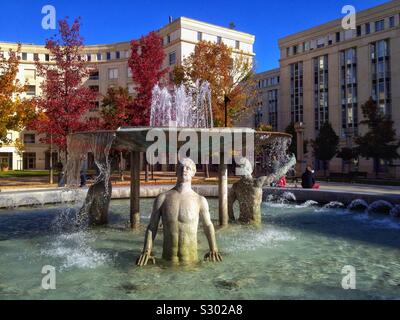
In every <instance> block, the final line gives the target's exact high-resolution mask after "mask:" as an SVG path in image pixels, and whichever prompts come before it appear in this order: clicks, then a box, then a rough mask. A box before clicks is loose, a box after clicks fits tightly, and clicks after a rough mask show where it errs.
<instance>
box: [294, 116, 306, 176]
mask: <svg viewBox="0 0 400 320" xmlns="http://www.w3.org/2000/svg"><path fill="white" fill-rule="evenodd" d="M294 128H295V130H296V134H297V165H296V171H297V173H303V172H304V171H305V169H306V168H305V164H306V163H305V161H304V131H305V130H306V127H305V125H304V123H302V122H298V123H296V124H295V125H294Z"/></svg>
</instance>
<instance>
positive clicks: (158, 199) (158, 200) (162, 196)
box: [155, 191, 170, 204]
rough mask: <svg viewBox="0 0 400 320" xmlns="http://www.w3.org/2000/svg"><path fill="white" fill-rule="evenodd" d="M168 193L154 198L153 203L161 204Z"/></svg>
mask: <svg viewBox="0 0 400 320" xmlns="http://www.w3.org/2000/svg"><path fill="white" fill-rule="evenodd" d="M169 193H170V191H167V192H164V193H161V194H160V195H158V196H157V197H156V200H155V202H156V203H158V204H162V203H163V202H164V201H165V199H166V198H167V196H168V194H169Z"/></svg>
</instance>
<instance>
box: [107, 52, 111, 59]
mask: <svg viewBox="0 0 400 320" xmlns="http://www.w3.org/2000/svg"><path fill="white" fill-rule="evenodd" d="M106 56H107V60H111V52H107V54H106Z"/></svg>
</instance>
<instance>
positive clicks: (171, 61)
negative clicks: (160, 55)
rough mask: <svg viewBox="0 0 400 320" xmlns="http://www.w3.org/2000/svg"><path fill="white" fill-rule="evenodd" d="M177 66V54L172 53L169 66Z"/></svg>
mask: <svg viewBox="0 0 400 320" xmlns="http://www.w3.org/2000/svg"><path fill="white" fill-rule="evenodd" d="M174 64H176V52H171V53H170V54H169V65H170V66H172V65H174Z"/></svg>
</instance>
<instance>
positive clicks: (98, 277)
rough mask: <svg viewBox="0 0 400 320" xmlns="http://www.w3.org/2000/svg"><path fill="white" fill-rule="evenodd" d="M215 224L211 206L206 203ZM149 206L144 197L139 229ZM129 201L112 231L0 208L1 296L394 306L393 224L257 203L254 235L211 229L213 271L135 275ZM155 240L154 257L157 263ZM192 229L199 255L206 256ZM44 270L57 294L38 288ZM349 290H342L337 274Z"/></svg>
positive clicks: (48, 212)
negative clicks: (352, 284)
mask: <svg viewBox="0 0 400 320" xmlns="http://www.w3.org/2000/svg"><path fill="white" fill-rule="evenodd" d="M209 202H210V207H211V211H212V214H213V216H214V218H215V217H216V216H217V205H218V202H217V200H215V199H210V200H209ZM151 207H152V200H151V199H146V200H142V215H143V217H142V218H143V222H144V223H147V222H148V221H149V215H150V210H151ZM128 208H129V203H128V201H113V202H112V205H111V213H110V225H109V226H108V227H106V228H97V229H94V230H90V231H80V232H75V231H72V230H73V229H71V228H70V220H71V217H72V216H73V215H74V210H73V208H71V209H67V208H62V207H37V208H26V209H18V210H3V211H0V299H195V300H197V299H198V300H210V299H211V300H214V299H399V298H400V290H399V289H400V237H399V235H400V220H399V219H396V218H391V217H386V216H379V215H371V214H367V213H349V212H346V211H345V210H343V209H330V208H323V207H318V206H313V205H312V203H306V204H303V205H294V204H285V203H264V204H263V225H262V226H261V227H260V228H253V227H248V226H238V225H235V226H231V227H229V228H228V229H224V230H218V231H217V241H218V245H219V248H220V251H221V252H222V254H223V258H224V260H223V262H222V263H220V264H211V263H202V262H201V263H199V264H198V265H195V266H191V267H174V268H171V267H168V266H166V265H164V264H163V263H162V261H160V260H159V259H158V260H157V265H155V266H148V267H146V268H137V267H136V266H135V260H136V258H137V256H138V255H139V254H140V252H141V249H142V247H143V239H144V231H145V230H144V228H142V229H141V230H138V231H134V232H132V231H130V230H129V229H128V228H127V221H128ZM161 248H162V234H159V235H158V237H157V240H156V243H155V251H154V254H155V256H156V257H158V258H160V257H161ZM207 248H208V246H207V241H206V238H205V236H204V235H203V232H202V228H199V256H203V255H204V254H205V253H206V252H207ZM45 265H51V266H54V267H55V268H56V290H44V289H42V287H41V283H42V277H43V276H44V275H43V274H42V273H41V271H42V267H43V266H45ZM347 265H351V266H354V267H355V270H356V290H344V289H343V288H342V285H341V283H342V278H343V277H344V276H345V275H344V274H342V273H341V272H342V268H343V267H344V266H347Z"/></svg>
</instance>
